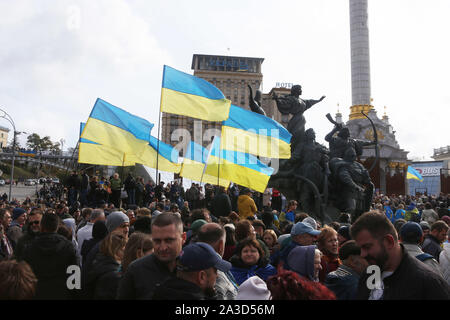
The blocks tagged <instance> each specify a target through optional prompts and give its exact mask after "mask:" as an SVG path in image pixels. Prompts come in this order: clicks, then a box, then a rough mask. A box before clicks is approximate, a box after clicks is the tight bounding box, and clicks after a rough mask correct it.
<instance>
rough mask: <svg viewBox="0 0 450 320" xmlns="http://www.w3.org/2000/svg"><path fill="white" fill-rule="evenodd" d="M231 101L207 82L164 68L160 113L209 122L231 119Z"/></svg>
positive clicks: (167, 67)
mask: <svg viewBox="0 0 450 320" xmlns="http://www.w3.org/2000/svg"><path fill="white" fill-rule="evenodd" d="M230 105H231V101H230V100H228V99H226V98H225V96H224V95H223V93H222V92H221V91H220V90H219V89H217V88H216V87H215V86H214V85H212V84H211V83H209V82H208V81H206V80H204V79H201V78H198V77H195V76H193V75H190V74H187V73H184V72H181V71H178V70H176V69H174V68H171V67H169V66H164V71H163V81H162V89H161V111H162V112H167V113H173V114H178V115H184V116H188V117H191V118H197V119H202V120H208V121H223V120H226V119H227V118H228V114H229V112H230Z"/></svg>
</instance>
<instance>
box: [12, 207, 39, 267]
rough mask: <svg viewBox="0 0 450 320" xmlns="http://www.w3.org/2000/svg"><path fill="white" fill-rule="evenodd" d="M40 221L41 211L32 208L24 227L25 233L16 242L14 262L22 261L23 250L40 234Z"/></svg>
mask: <svg viewBox="0 0 450 320" xmlns="http://www.w3.org/2000/svg"><path fill="white" fill-rule="evenodd" d="M41 220H42V210H41V209H39V208H33V209H32V210H31V212H30V215H29V216H28V221H27V223H26V224H25V225H26V231H25V233H24V235H23V236H22V237H20V238H19V240H18V241H17V245H16V248H15V250H14V257H15V258H16V260H18V261H20V260H23V253H24V252H25V249H26V248H27V247H28V246H29V245H30V243H31V242H32V241H33V239H34V238H36V236H37V235H38V234H39V232H41Z"/></svg>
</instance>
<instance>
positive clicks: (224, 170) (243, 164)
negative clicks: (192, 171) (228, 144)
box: [205, 137, 274, 193]
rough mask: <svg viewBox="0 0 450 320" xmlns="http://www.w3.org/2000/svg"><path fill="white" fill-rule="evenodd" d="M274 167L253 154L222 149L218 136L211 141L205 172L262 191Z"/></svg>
mask: <svg viewBox="0 0 450 320" xmlns="http://www.w3.org/2000/svg"><path fill="white" fill-rule="evenodd" d="M273 171H274V169H273V168H271V167H268V166H267V165H265V164H264V163H262V162H261V161H259V160H258V158H256V157H255V156H253V155H250V154H246V153H243V152H238V151H230V150H222V149H221V148H220V138H219V137H216V138H215V139H214V141H213V146H212V149H211V154H210V155H209V158H208V162H207V166H206V170H205V173H206V174H208V175H210V176H214V177H220V178H222V179H226V180H230V181H232V182H233V183H236V184H239V185H241V186H244V187H248V188H251V189H254V190H256V191H258V192H261V193H262V192H264V191H265V190H266V187H267V183H268V182H269V179H270V176H271V175H272V174H273Z"/></svg>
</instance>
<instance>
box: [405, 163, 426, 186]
mask: <svg viewBox="0 0 450 320" xmlns="http://www.w3.org/2000/svg"><path fill="white" fill-rule="evenodd" d="M406 179H415V180H419V181H420V182H422V181H423V178H422V175H421V174H420V173H419V172H417V170H416V169H414V168H413V167H411V166H408V171H407V172H406Z"/></svg>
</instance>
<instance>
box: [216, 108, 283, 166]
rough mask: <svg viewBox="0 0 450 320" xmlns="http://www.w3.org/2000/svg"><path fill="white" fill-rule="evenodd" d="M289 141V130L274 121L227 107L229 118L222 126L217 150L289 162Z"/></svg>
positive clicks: (253, 113)
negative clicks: (219, 146) (287, 160)
mask: <svg viewBox="0 0 450 320" xmlns="http://www.w3.org/2000/svg"><path fill="white" fill-rule="evenodd" d="M291 138H292V135H291V134H290V133H289V131H287V130H286V128H284V127H283V126H282V125H281V124H279V123H278V122H276V121H275V120H272V119H271V118H269V117H266V116H264V115H261V114H258V113H255V112H252V111H249V110H245V109H242V108H239V107H237V106H235V105H231V108H230V116H229V118H228V119H227V120H225V121H224V122H223V123H222V139H221V141H222V143H221V149H224V150H232V151H239V152H243V153H249V154H253V155H257V156H262V157H267V158H281V159H289V158H290V157H291V145H290V142H291Z"/></svg>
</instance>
